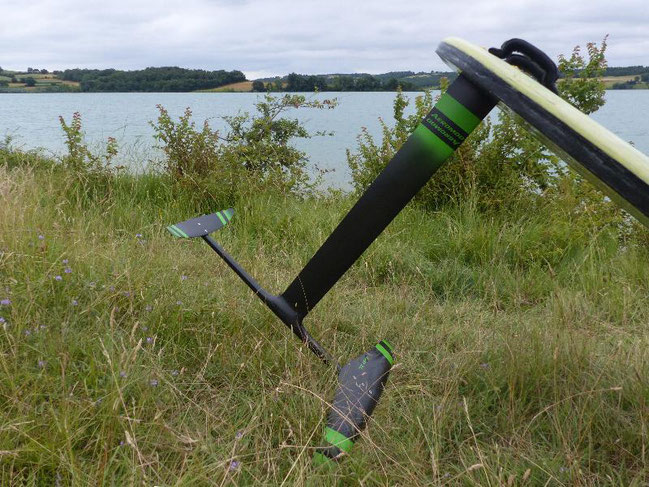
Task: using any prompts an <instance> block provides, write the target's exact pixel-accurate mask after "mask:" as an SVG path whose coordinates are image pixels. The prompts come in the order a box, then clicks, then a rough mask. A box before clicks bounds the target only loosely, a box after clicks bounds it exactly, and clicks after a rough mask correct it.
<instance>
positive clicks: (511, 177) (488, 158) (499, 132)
mask: <svg viewBox="0 0 649 487" xmlns="http://www.w3.org/2000/svg"><path fill="white" fill-rule="evenodd" d="M605 50H606V39H604V41H603V42H602V44H601V47H599V48H598V47H597V46H596V45H595V44H592V43H590V44H588V60H585V59H584V58H583V57H582V55H581V53H580V50H579V48H578V47H577V48H575V49H574V50H573V53H572V55H571V57H570V58H565V57H563V56H562V57H560V60H559V68H560V69H561V71H562V72H563V75H564V78H563V79H562V80H561V81H560V83H559V87H558V88H559V91H560V93H561V96H562V97H563V98H564V99H566V100H568V101H569V102H570V103H572V104H573V105H575V106H577V108H579V109H580V110H582V111H584V112H586V113H592V112H593V111H595V110H597V109H598V108H599V107H600V106H602V105H603V104H604V89H603V84H602V82H601V76H602V74H603V72H604V69H605V68H606V61H605V56H604V53H605ZM447 84H448V82H447V81H446V82H444V83H443V84H442V92H444V90H445V88H446V85H447ZM407 105H408V101H407V100H406V99H405V97H404V96H403V94H402V93H401V92H398V93H397V96H396V98H395V101H394V124H393V125H392V126H389V125H388V124H387V123H385V122H384V121H383V120H381V124H382V140H381V142H380V143H377V142H375V141H374V139H373V138H372V136H371V135H370V134H369V133H368V132H367V130H365V129H364V130H363V131H362V132H361V134H360V135H359V136H358V147H357V150H356V151H355V152H352V151H348V152H347V160H348V164H349V167H350V169H351V172H352V179H353V184H354V187H355V189H356V190H357V191H362V190H364V189H365V188H366V187H367V186H368V185H369V184H370V183H371V182H372V181H373V180H374V178H375V177H376V176H377V175H378V174H379V173H380V171H381V170H382V169H383V168H384V167H385V165H386V164H387V163H388V162H389V161H390V160H391V159H392V157H393V156H394V154H395V153H396V152H397V150H398V149H399V148H400V147H401V145H402V144H403V143H404V142H405V141H406V139H407V138H408V136H409V135H410V133H412V131H413V130H414V129H415V127H416V126H417V125H418V124H419V123H420V121H421V119H422V118H423V117H424V116H425V114H426V113H427V112H428V111H429V110H430V109H431V108H432V106H433V99H432V96H431V93H430V92H426V93H425V94H424V95H421V96H418V97H417V98H416V99H415V112H414V113H413V114H412V115H410V116H404V109H405V107H406V106H407ZM494 118H495V120H494ZM578 182H579V177H578V176H576V175H574V174H573V173H572V172H568V171H567V170H566V166H565V164H564V163H563V162H562V161H560V160H559V158H558V157H556V156H555V155H554V154H553V153H552V152H551V151H549V150H548V149H547V148H546V147H545V146H544V145H543V144H541V143H540V142H539V141H538V140H537V139H536V138H535V137H533V136H532V135H531V133H530V132H529V130H528V129H527V128H526V127H524V126H523V125H521V124H520V123H519V122H518V121H516V120H515V119H514V118H511V117H509V116H507V115H505V114H503V113H502V112H501V113H500V114H498V115H497V117H492V118H491V119H487V120H485V121H484V122H482V123H481V124H480V125H479V126H478V128H477V129H476V130H475V131H474V132H473V133H472V134H471V136H470V137H469V138H468V139H467V141H466V142H465V143H464V144H463V145H462V146H461V147H460V148H459V149H458V150H457V151H456V153H455V154H454V155H453V157H451V158H450V160H449V161H447V163H446V164H445V165H444V166H443V167H442V168H441V169H440V170H439V171H438V172H437V174H435V176H434V177H433V178H432V179H431V181H429V182H428V184H427V185H426V186H425V187H424V188H423V189H422V191H420V193H419V194H418V195H417V197H416V200H415V201H417V202H418V203H419V204H422V205H424V206H425V207H427V208H431V209H439V208H441V207H442V206H444V205H446V204H453V203H457V202H459V201H461V200H469V201H471V202H472V203H473V204H475V205H476V206H477V207H478V209H479V210H480V211H483V212H484V211H486V212H492V211H506V210H508V209H514V208H515V209H517V211H529V210H530V209H533V208H534V207H536V206H537V205H545V204H547V202H548V201H547V198H545V197H544V196H545V195H547V194H553V195H554V196H558V195H560V194H562V192H565V191H569V192H570V195H571V197H570V198H568V200H567V201H570V202H571V204H574V205H575V207H582V208H584V207H588V208H591V209H592V206H593V205H608V201H606V200H605V199H604V198H603V197H602V196H601V194H600V193H597V192H595V191H594V190H592V188H590V186H589V188H588V189H587V190H585V189H583V188H581V187H579V188H577V187H576V185H578V186H582V185H580V184H577V183H578ZM609 213H610V212H609ZM611 215H612V218H613V216H614V218H613V219H614V220H615V221H618V222H619V221H620V220H619V212H618V213H617V214H615V212H613V213H612V214H611Z"/></svg>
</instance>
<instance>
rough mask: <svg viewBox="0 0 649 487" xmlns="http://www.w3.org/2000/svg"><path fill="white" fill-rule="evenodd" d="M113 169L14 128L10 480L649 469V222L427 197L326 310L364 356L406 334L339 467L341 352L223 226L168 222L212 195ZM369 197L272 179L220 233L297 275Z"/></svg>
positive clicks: (7, 388)
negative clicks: (101, 177)
mask: <svg viewBox="0 0 649 487" xmlns="http://www.w3.org/2000/svg"><path fill="white" fill-rule="evenodd" d="M89 188H90V187H89V186H85V187H84V186H83V185H80V183H79V179H78V177H76V176H74V175H71V174H67V173H66V172H65V171H63V170H62V169H60V168H58V167H57V166H56V165H54V164H52V163H51V162H49V161H45V160H42V159H41V158H39V157H38V156H36V155H33V154H15V153H14V154H9V153H6V152H0V251H1V253H0V280H1V282H2V287H1V288H0V299H2V300H8V301H2V302H3V303H4V304H2V305H1V306H0V316H2V318H3V319H4V323H3V324H2V326H3V327H2V329H1V330H0V351H1V353H0V368H1V370H2V372H1V373H0V484H2V485H22V484H27V485H55V484H57V483H58V484H60V485H100V484H111V485H131V484H136V483H137V484H146V485H192V486H193V485H282V484H284V485H334V484H335V485H357V484H362V485H406V484H408V485H458V484H460V485H645V484H646V482H647V480H648V479H649V475H648V474H649V465H648V463H647V462H648V461H649V459H648V458H647V446H648V431H647V429H648V428H647V425H648V424H649V382H648V378H649V374H648V372H649V370H648V364H649V361H648V359H649V353H648V352H647V350H649V347H648V345H649V333H648V330H647V327H646V324H647V323H648V322H649V302H648V301H649V266H647V265H646V262H647V259H648V258H649V252H648V250H647V248H646V246H645V245H643V244H642V243H641V241H640V240H637V241H635V240H632V241H628V240H627V241H625V240H621V239H620V238H619V236H618V235H617V234H615V232H613V231H612V230H610V229H600V228H597V227H596V226H595V225H593V226H592V227H580V226H578V225H577V223H578V222H574V221H572V220H571V216H570V215H569V214H562V213H561V211H560V210H558V209H557V208H558V207H553V206H552V205H550V204H549V205H548V207H547V208H546V207H544V208H541V209H540V210H539V211H534V212H531V211H525V210H524V209H521V210H520V212H518V213H513V214H508V215H492V216H485V215H481V214H479V213H478V212H477V211H476V210H475V209H474V207H473V205H471V203H470V202H466V203H464V204H462V205H459V206H456V207H450V208H448V209H447V210H445V211H443V212H436V213H427V212H424V211H423V210H420V209H418V208H415V207H409V208H407V209H406V210H405V211H404V212H403V213H402V214H401V215H400V216H399V217H398V218H397V220H396V221H395V222H394V223H393V224H392V225H391V226H390V227H389V228H388V230H387V231H386V232H385V233H384V234H383V235H382V236H381V237H380V238H379V239H378V240H377V241H376V242H375V243H374V244H373V245H372V246H371V247H370V249H369V250H368V251H367V252H366V254H365V255H364V256H363V257H362V258H361V260H360V262H358V263H357V264H356V265H355V266H354V267H353V268H352V269H351V270H350V271H349V272H348V274H347V275H346V276H345V277H344V278H343V279H342V280H341V282H339V283H338V284H337V285H336V286H335V287H334V289H333V290H332V291H331V292H330V293H329V295H328V296H326V297H325V299H324V300H323V302H322V303H321V304H320V305H319V307H318V308H316V309H315V310H314V311H313V313H312V315H310V316H309V318H308V324H307V325H308V327H309V328H310V330H311V331H312V333H313V334H314V335H315V336H316V337H317V338H319V339H320V340H321V342H322V343H323V344H325V345H326V346H327V347H328V348H330V349H331V350H332V351H333V353H334V355H336V356H338V357H340V358H341V359H342V360H346V359H347V358H350V357H353V356H356V355H358V354H360V353H361V352H363V351H365V350H367V349H369V348H370V347H371V346H372V345H373V344H374V343H376V342H377V341H378V340H380V339H383V338H386V339H388V340H389V341H390V342H391V343H392V344H393V345H394V346H395V349H396V354H397V365H396V366H395V368H394V369H393V372H392V375H391V376H390V379H389V381H388V385H387V389H386V391H385V396H384V398H383V399H382V401H381V403H380V404H379V406H378V408H377V410H376V412H375V415H374V417H373V418H372V420H371V422H370V425H369V428H368V430H367V431H366V432H365V433H364V434H363V436H362V439H361V440H360V441H358V443H357V444H356V445H355V446H354V450H353V452H352V455H351V456H350V457H349V458H346V459H345V460H344V461H343V462H342V463H340V464H339V466H338V467H336V468H335V469H334V470H333V471H320V470H317V469H316V468H315V467H314V466H313V465H312V464H311V460H310V459H311V455H312V452H313V448H314V447H315V446H317V445H318V444H319V441H320V437H321V434H322V429H323V424H324V421H325V418H326V401H328V400H330V398H331V395H332V393H333V389H334V387H335V377H334V376H333V374H332V372H331V371H329V370H327V369H325V368H324V367H323V365H322V364H321V363H319V362H318V361H317V360H316V359H314V358H313V357H312V356H311V355H309V353H308V352H307V351H306V350H304V349H302V348H301V347H300V345H299V343H296V340H295V339H294V337H293V336H292V335H291V334H290V332H289V331H288V330H286V329H285V328H284V327H283V325H282V324H281V323H279V322H278V320H277V319H276V318H274V316H273V315H272V314H271V313H270V312H269V311H267V310H266V309H265V308H264V307H263V306H262V305H261V304H260V303H259V302H258V300H257V298H255V297H254V296H253V295H252V294H251V293H250V291H249V290H248V289H247V288H246V287H245V286H244V285H243V284H242V283H241V282H240V281H238V279H237V278H236V276H235V275H234V274H233V273H232V272H231V271H229V270H228V269H227V268H226V266H225V265H224V264H223V263H222V262H220V261H219V260H218V258H217V257H216V256H215V255H214V254H213V253H211V252H210V251H209V249H208V248H207V246H205V245H201V243H200V242H194V241H182V240H178V239H174V238H172V237H171V236H170V235H168V234H166V233H165V231H164V227H165V226H166V225H168V224H169V223H172V222H176V221H179V220H182V219H185V218H188V217H190V216H193V215H194V213H195V211H196V210H195V208H194V207H193V206H192V205H190V204H189V203H188V201H189V199H188V198H185V197H184V196H183V194H182V193H179V192H178V190H177V188H176V187H175V186H174V185H172V184H171V182H170V181H169V180H168V179H167V178H166V177H165V176H161V175H154V174H143V175H140V176H137V177H136V176H129V175H121V176H115V177H112V178H110V180H109V181H104V182H102V181H99V182H97V183H96V186H93V187H92V188H94V189H93V191H88V189H89ZM92 188H91V189H92ZM353 200H354V198H353V197H349V196H344V195H338V196H329V197H319V198H316V197H313V198H307V199H304V200H301V199H298V198H295V197H291V196H283V195H280V194H277V193H274V192H272V191H254V192H253V191H251V192H250V194H246V195H242V196H241V199H240V201H239V202H236V204H235V209H236V212H237V213H236V214H235V217H234V220H233V223H232V225H231V227H229V228H226V229H224V230H223V231H221V232H220V233H219V234H218V235H217V239H218V240H219V241H220V242H221V243H222V244H223V245H224V246H225V248H226V249H228V250H229V251H230V252H231V253H232V254H233V255H235V256H236V257H237V258H238V259H239V260H240V262H241V263H242V265H243V266H244V267H246V268H247V269H248V270H249V271H250V272H251V273H252V274H253V275H254V276H256V277H257V278H258V280H259V281H260V282H261V283H263V284H264V285H265V286H267V287H268V288H269V289H271V290H274V291H281V290H282V289H283V288H284V287H285V286H286V285H287V284H288V283H289V282H290V280H291V279H292V277H293V276H294V275H295V274H296V273H297V272H298V271H299V269H300V268H301V266H302V265H303V264H304V263H305V262H306V260H307V259H308V258H309V257H310V256H311V255H312V253H313V252H314V251H315V249H317V247H318V246H319V244H320V243H321V242H322V241H323V240H324V238H326V236H327V235H328V234H329V232H330V231H331V230H332V229H333V228H334V227H335V225H336V224H337V222H338V221H339V220H340V218H341V217H342V216H343V215H344V213H345V212H346V211H347V209H348V208H349V207H350V206H351V205H352V204H353ZM215 209H216V208H215ZM550 221H552V222H553V223H551V224H550V223H549V222H550ZM577 228H587V229H588V230H587V231H577V230H576V229H577ZM66 270H67V272H66ZM57 276H60V279H59V278H58V277H57Z"/></svg>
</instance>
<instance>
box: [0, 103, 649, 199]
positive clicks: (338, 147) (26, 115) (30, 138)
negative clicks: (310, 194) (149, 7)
mask: <svg viewBox="0 0 649 487" xmlns="http://www.w3.org/2000/svg"><path fill="white" fill-rule="evenodd" d="M309 96H314V95H309ZM409 96H410V97H414V96H416V94H415V93H412V94H409ZM315 97H316V98H318V99H324V98H331V97H336V98H337V99H338V101H339V106H338V107H337V108H336V109H334V110H314V109H304V110H303V109H300V110H297V111H295V110H292V111H289V112H288V115H289V116H297V118H299V119H300V120H302V121H303V122H304V123H305V124H306V126H307V127H308V128H309V129H310V130H311V131H328V132H334V136H333V137H315V138H313V139H308V140H302V141H299V142H297V143H296V146H297V147H298V148H300V149H302V150H304V151H306V152H307V154H308V155H309V158H310V160H311V162H312V163H313V164H315V165H317V166H318V167H320V168H323V169H330V170H334V172H333V173H331V174H329V175H328V176H327V182H328V183H329V184H330V185H333V186H338V187H347V185H348V183H349V179H350V176H349V170H348V169H347V164H346V157H345V150H346V149H348V148H349V149H354V148H355V147H356V136H357V135H358V134H359V133H360V131H361V128H362V127H367V129H368V130H369V132H370V133H371V134H372V135H374V136H375V137H377V138H378V137H380V134H381V129H380V124H379V117H383V118H384V119H385V120H386V121H388V122H390V121H391V119H392V118H391V117H392V103H393V100H394V97H395V94H394V93H336V94H333V93H332V94H318V95H315ZM259 99H260V95H257V94H254V93H43V94H0V136H4V135H6V134H9V135H13V136H14V137H15V145H17V146H21V147H23V148H25V149H33V148H42V149H44V150H45V151H46V152H51V153H58V152H60V151H62V150H63V148H64V146H63V135H62V131H61V128H60V126H59V122H58V117H59V115H63V116H64V117H65V118H66V120H70V118H71V116H72V114H73V113H74V112H75V111H78V112H80V113H81V115H82V118H83V127H84V131H85V133H86V139H87V140H88V141H89V142H90V143H91V145H95V144H100V143H101V142H102V141H105V140H106V138H107V137H109V136H112V137H115V138H117V140H118V141H119V143H120V146H121V150H122V157H123V158H124V161H125V162H127V163H130V164H135V165H139V166H141V165H143V164H146V162H147V160H149V159H150V158H152V157H155V156H156V151H155V150H154V149H153V146H154V145H155V141H154V140H153V137H152V134H153V130H152V129H151V127H150V125H149V121H150V120H155V119H156V117H157V109H156V105H157V104H162V105H163V106H165V107H166V108H167V109H168V110H169V113H170V114H171V115H172V116H173V117H177V116H179V115H181V114H182V113H183V111H184V109H185V108H186V107H190V108H191V109H192V111H193V113H194V119H195V120H196V122H197V124H202V122H203V120H205V119H209V120H210V124H211V126H212V127H213V128H216V129H222V128H224V127H225V124H224V122H223V121H222V120H221V118H220V117H222V116H224V115H236V114H238V113H241V112H254V104H255V102H256V101H258V100H259ZM647 113H649V90H636V91H608V92H607V93H606V105H605V106H604V107H603V108H602V109H600V110H599V111H598V112H597V113H595V114H594V115H593V118H594V119H596V120H597V121H598V122H600V123H601V124H602V125H604V126H605V127H607V128H608V129H609V130H611V131H612V132H614V133H615V134H617V135H618V136H620V137H621V138H622V139H624V140H628V141H632V142H633V143H634V144H635V146H636V147H637V148H638V149H639V150H641V151H643V152H645V153H649V118H648V117H647V115H646V114H647Z"/></svg>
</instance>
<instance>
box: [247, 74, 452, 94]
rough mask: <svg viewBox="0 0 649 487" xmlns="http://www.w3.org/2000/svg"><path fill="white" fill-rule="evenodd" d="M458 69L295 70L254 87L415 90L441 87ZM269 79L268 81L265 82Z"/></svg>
mask: <svg viewBox="0 0 649 487" xmlns="http://www.w3.org/2000/svg"><path fill="white" fill-rule="evenodd" d="M455 76H456V74H455V73H417V74H416V73H414V72H412V71H401V72H390V73H385V74H378V75H371V74H333V75H313V74H297V73H291V74H289V75H288V76H286V77H284V78H276V79H273V80H255V81H254V83H253V90H254V91H267V90H270V91H290V92H310V91H395V90H397V89H398V88H401V89H402V90H404V91H415V90H420V89H422V88H430V87H437V86H439V84H440V81H441V79H442V78H443V77H447V78H450V79H453V78H455ZM264 81H265V82H264Z"/></svg>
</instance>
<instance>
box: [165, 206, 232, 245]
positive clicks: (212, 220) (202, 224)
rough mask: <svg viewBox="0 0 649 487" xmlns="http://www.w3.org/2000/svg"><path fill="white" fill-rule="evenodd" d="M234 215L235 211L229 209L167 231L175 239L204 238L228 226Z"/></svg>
mask: <svg viewBox="0 0 649 487" xmlns="http://www.w3.org/2000/svg"><path fill="white" fill-rule="evenodd" d="M233 215H234V209H232V208H228V209H227V210H221V211H217V212H216V213H212V214H210V215H203V216H199V217H197V218H192V219H191V220H186V221H184V222H180V223H176V224H175V225H169V226H168V227H167V230H168V231H169V233H171V234H172V235H173V236H175V237H181V238H194V237H204V236H205V235H209V234H210V233H212V232H215V231H217V230H218V229H220V228H222V227H224V226H225V225H227V224H228V222H229V221H230V220H231V219H232V216H233Z"/></svg>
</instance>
